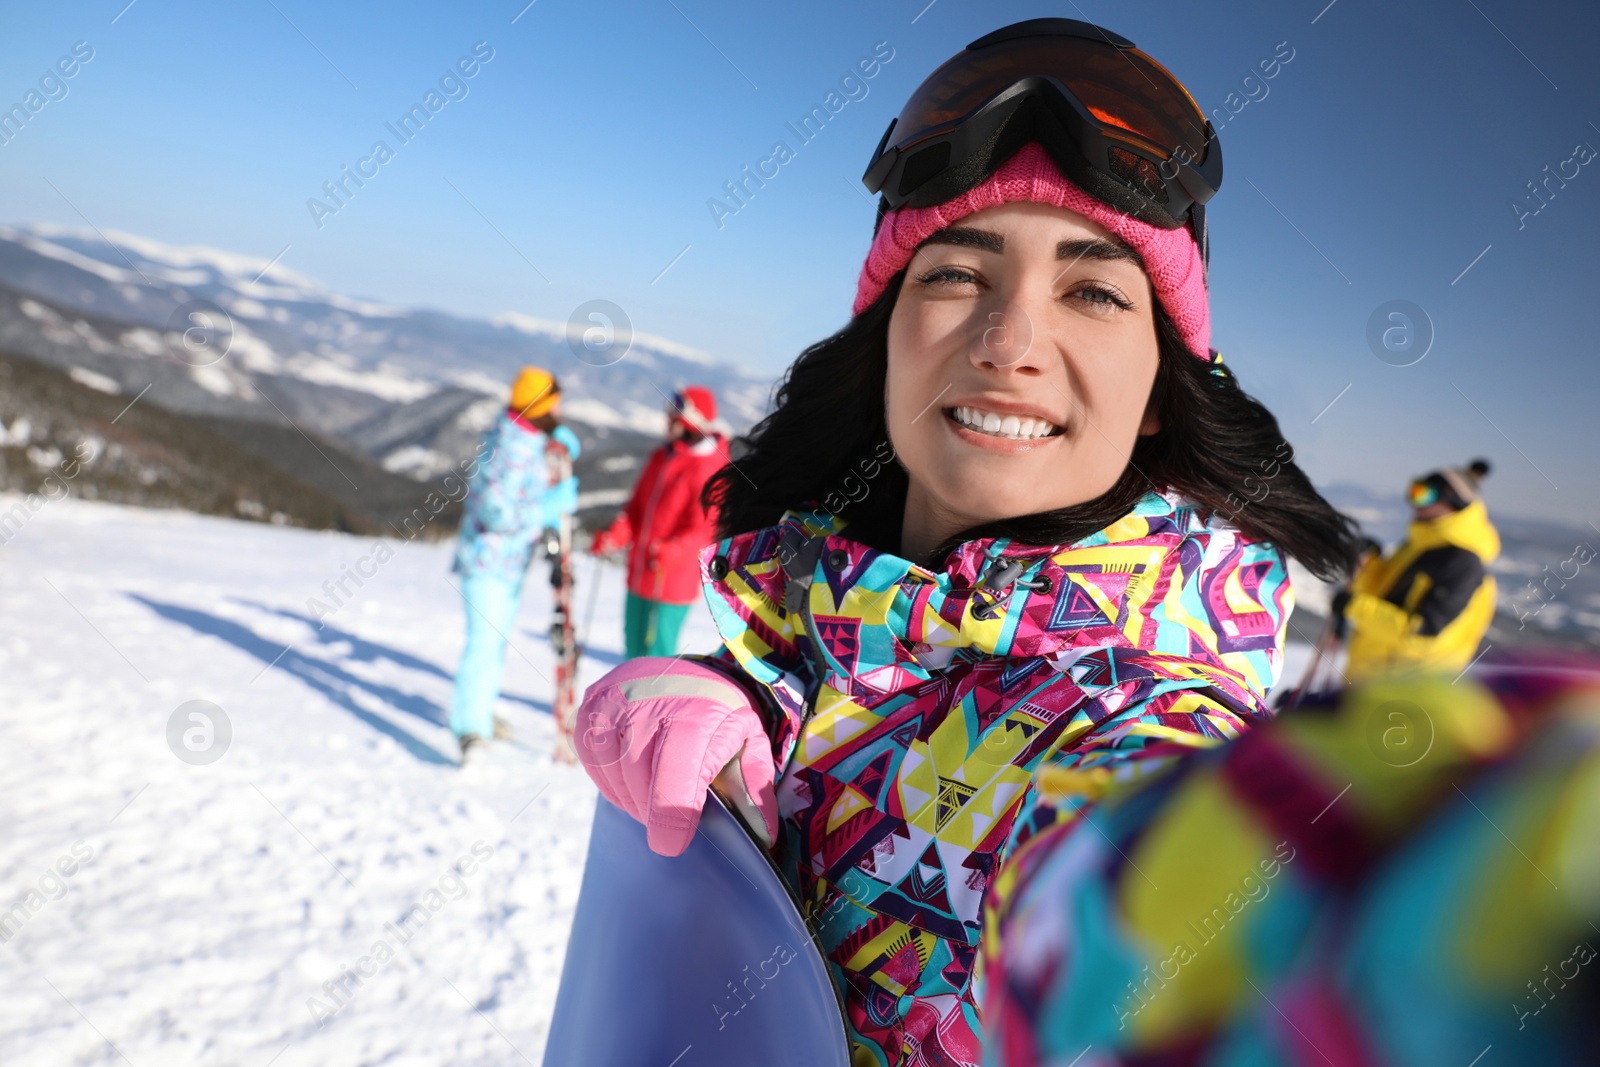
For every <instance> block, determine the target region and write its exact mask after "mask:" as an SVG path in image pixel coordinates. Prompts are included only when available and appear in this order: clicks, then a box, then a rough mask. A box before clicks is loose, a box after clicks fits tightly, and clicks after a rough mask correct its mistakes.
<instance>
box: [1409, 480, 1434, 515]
mask: <svg viewBox="0 0 1600 1067" xmlns="http://www.w3.org/2000/svg"><path fill="white" fill-rule="evenodd" d="M1410 499H1411V506H1412V507H1414V508H1425V507H1427V506H1428V505H1429V504H1435V503H1438V501H1439V487H1438V486H1437V485H1434V484H1433V483H1432V482H1429V481H1426V480H1419V481H1415V482H1412V483H1411V493H1410Z"/></svg>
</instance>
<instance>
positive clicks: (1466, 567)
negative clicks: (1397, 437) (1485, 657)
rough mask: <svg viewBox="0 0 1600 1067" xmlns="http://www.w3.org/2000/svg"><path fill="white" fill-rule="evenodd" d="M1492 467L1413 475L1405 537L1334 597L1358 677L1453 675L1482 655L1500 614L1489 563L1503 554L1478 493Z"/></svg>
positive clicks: (1350, 669)
mask: <svg viewBox="0 0 1600 1067" xmlns="http://www.w3.org/2000/svg"><path fill="white" fill-rule="evenodd" d="M1488 473H1489V464H1488V463H1487V462H1486V461H1484V460H1481V459H1475V460H1473V461H1472V462H1471V463H1470V464H1468V465H1467V466H1466V467H1464V468H1446V469H1444V470H1438V471H1434V472H1433V473H1432V474H1428V475H1424V476H1423V477H1421V478H1418V479H1417V480H1416V481H1414V482H1412V483H1411V491H1410V501H1411V507H1412V512H1413V517H1412V522H1411V528H1410V530H1408V531H1407V533H1406V539H1405V541H1404V542H1403V543H1402V544H1401V545H1400V547H1399V548H1397V549H1395V551H1394V552H1393V553H1392V554H1390V555H1389V556H1387V557H1384V556H1371V557H1369V558H1368V559H1367V561H1366V563H1365V565H1363V566H1362V567H1361V569H1360V570H1358V571H1357V572H1356V576H1355V578H1354V579H1352V580H1351V582H1350V585H1349V588H1347V589H1345V590H1342V591H1341V592H1340V593H1339V594H1338V595H1337V596H1335V597H1334V600H1333V617H1334V627H1335V633H1336V634H1337V635H1338V636H1339V637H1341V638H1343V637H1344V636H1345V633H1346V631H1347V630H1348V633H1349V663H1348V665H1347V667H1346V676H1347V677H1348V678H1349V679H1350V680H1351V681H1359V680H1360V679H1363V678H1368V677H1371V676H1372V675H1374V674H1380V673H1384V672H1387V671H1393V670H1403V669H1413V670H1430V671H1445V672H1448V673H1450V674H1456V673H1458V672H1460V671H1461V670H1463V669H1464V668H1465V667H1466V666H1467V664H1468V663H1470V662H1472V659H1473V657H1474V656H1476V655H1477V652H1478V643H1479V642H1480V641H1482V640H1483V635H1484V632H1485V631H1486V630H1488V628H1489V621H1490V620H1491V619H1492V618H1493V617H1494V601H1495V584H1494V578H1493V577H1492V576H1491V575H1490V574H1489V569H1488V565H1489V564H1490V563H1492V562H1493V561H1494V559H1495V557H1497V556H1498V555H1500V534H1499V533H1498V532H1497V531H1496V530H1495V528H1494V526H1493V525H1492V524H1491V523H1490V522H1489V513H1488V512H1487V511H1485V510H1484V506H1483V500H1482V499H1481V498H1480V497H1479V493H1478V486H1479V484H1480V483H1481V482H1482V481H1483V478H1484V477H1485V476H1486V475H1487V474H1488Z"/></svg>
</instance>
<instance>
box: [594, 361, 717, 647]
mask: <svg viewBox="0 0 1600 1067" xmlns="http://www.w3.org/2000/svg"><path fill="white" fill-rule="evenodd" d="M716 417H717V398H716V396H715V395H713V394H712V392H711V390H710V389H707V388H706V387H705V386H701V385H691V386H688V387H686V388H685V389H683V390H681V391H680V392H678V393H676V394H674V395H673V397H672V399H671V401H670V402H669V404H668V405H667V441H666V443H665V444H663V445H661V446H660V447H658V448H657V449H656V450H655V451H653V452H651V453H650V458H649V459H648V460H646V461H645V465H644V471H643V472H642V473H641V474H640V475H639V481H638V482H637V483H636V484H635V485H634V487H633V496H632V497H631V498H630V499H629V500H628V503H627V505H626V506H625V507H624V508H623V509H622V510H621V511H620V512H618V513H617V517H616V518H615V519H613V520H612V522H611V525H610V526H607V527H606V528H605V529H604V530H601V531H600V532H599V533H598V534H596V535H595V538H594V543H593V544H592V545H591V546H590V551H591V552H593V553H594V554H595V555H597V556H602V555H606V554H608V553H611V552H621V551H626V552H627V553H628V603H627V611H626V614H625V616H624V627H623V628H624V640H625V644H626V651H627V654H628V657H629V658H630V659H632V658H633V657H635V656H671V655H673V654H675V653H676V652H677V650H678V631H679V630H680V629H681V628H682V627H683V620H684V618H685V617H686V616H687V615H688V614H689V605H690V604H692V603H694V602H695V600H697V599H699V597H700V562H699V553H700V549H701V548H703V547H704V546H705V545H707V544H709V543H710V542H711V541H712V540H713V539H714V536H715V530H716V516H715V515H714V514H711V513H709V512H707V511H706V509H705V508H704V507H702V506H701V504H700V491H701V490H702V489H704V488H705V485H706V482H708V481H710V480H711V476H712V475H713V474H715V473H716V472H717V471H718V470H719V469H720V468H721V467H722V466H723V464H725V463H727V462H728V442H727V439H726V438H724V437H723V436H722V435H721V434H718V433H716V432H715V431H714V430H713V429H712V426H711V424H712V422H713V420H715V419H716Z"/></svg>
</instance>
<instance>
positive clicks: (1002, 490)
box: [884, 203, 1160, 559]
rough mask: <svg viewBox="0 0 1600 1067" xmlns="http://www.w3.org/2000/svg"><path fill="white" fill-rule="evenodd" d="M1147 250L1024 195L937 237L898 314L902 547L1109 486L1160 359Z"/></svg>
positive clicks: (895, 396) (889, 388) (891, 398)
mask: <svg viewBox="0 0 1600 1067" xmlns="http://www.w3.org/2000/svg"><path fill="white" fill-rule="evenodd" d="M1153 306H1154V296H1153V294H1152V292H1151V289H1150V280H1149V278H1148V277H1147V276H1146V275H1145V272H1144V269H1143V264H1142V263H1141V261H1140V259H1139V256H1138V254H1137V253H1135V252H1134V251H1133V250H1132V249H1130V248H1129V247H1128V246H1127V245H1125V244H1123V243H1122V242H1121V241H1120V240H1119V239H1118V238H1116V237H1115V236H1114V235H1113V234H1111V233H1110V232H1109V231H1108V230H1106V229H1105V228H1104V227H1102V226H1100V225H1098V224H1096V223H1094V222H1091V221H1090V220H1088V219H1086V218H1084V217H1083V216H1082V215H1078V214H1076V213H1074V212H1071V211H1068V210H1066V209H1065V208H1057V207H1051V206H1048V205H1045V204H1032V203H1011V204H1001V205H999V206H998V207H992V208H987V209H985V210H983V211H980V212H978V213H976V214H973V215H969V216H967V217H965V218H963V219H961V220H959V221H958V222H956V223H955V224H954V225H952V226H950V227H949V228H947V229H945V230H943V231H941V232H939V233H937V234H935V235H934V236H932V237H930V238H929V239H928V240H927V241H926V242H924V243H923V245H922V247H920V248H919V249H918V250H917V253H916V255H915V256H913V257H912V259H911V263H910V265H909V266H907V268H906V276H905V282H904V284H903V285H902V286H901V289H900V295H899V297H898V298H897V300H896V301H895V306H894V311H893V313H892V315H891V317H890V320H889V363H888V376H887V382H886V385H885V390H884V392H885V396H884V404H885V409H886V415H887V419H888V426H889V437H890V440H891V441H892V442H893V444H894V448H895V452H896V454H897V455H898V456H899V459H900V462H901V463H902V464H903V465H904V466H905V468H906V472H907V474H908V475H909V482H910V485H909V488H908V491H907V495H906V515H905V521H904V528H903V533H902V546H901V547H902V551H903V553H904V554H905V555H907V556H908V557H910V558H913V559H916V558H921V556H922V555H923V554H925V553H926V552H928V551H930V550H931V549H932V548H933V547H934V546H935V545H937V544H938V543H939V542H941V541H943V540H944V539H945V538H947V537H949V536H950V535H952V534H954V533H957V532H959V531H960V530H962V529H965V528H968V527H971V526H975V525H977V524H979V523H983V522H990V521H994V520H996V519H1005V518H1014V517H1017V516H1021V515H1031V514H1035V513H1037V512H1042V511H1052V510H1054V509H1057V508H1063V507H1069V506H1071V505H1074V504H1081V503H1084V502H1086V501H1089V500H1093V499H1094V498H1095V497H1097V496H1100V495H1101V494H1102V493H1104V492H1106V490H1108V489H1110V488H1111V487H1112V486H1113V485H1114V484H1116V481H1117V479H1118V478H1120V477H1121V476H1122V472H1123V470H1124V469H1125V468H1126V467H1127V465H1128V459H1129V457H1130V456H1131V455H1132V454H1133V446H1134V442H1135V440H1136V439H1137V437H1138V436H1139V435H1140V434H1142V433H1144V434H1148V433H1154V432H1155V431H1156V430H1158V429H1159V428H1160V427H1159V424H1158V423H1157V421H1156V419H1155V417H1154V415H1153V414H1150V413H1148V412H1147V408H1148V407H1149V400H1150V390H1151V386H1152V385H1153V384H1154V382H1155V376H1156V367H1157V364H1158V358H1159V357H1158V348H1157V344H1156V326H1155V317H1154V314H1153Z"/></svg>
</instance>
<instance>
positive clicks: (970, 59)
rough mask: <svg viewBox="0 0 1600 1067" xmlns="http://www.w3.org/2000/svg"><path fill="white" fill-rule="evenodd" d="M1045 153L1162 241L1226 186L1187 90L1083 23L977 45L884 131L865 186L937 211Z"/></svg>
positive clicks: (1124, 42)
mask: <svg viewBox="0 0 1600 1067" xmlns="http://www.w3.org/2000/svg"><path fill="white" fill-rule="evenodd" d="M1029 141H1038V142H1039V143H1040V144H1042V145H1043V146H1044V148H1045V150H1046V151H1048V152H1049V153H1050V155H1051V157H1052V158H1053V159H1054V160H1055V162H1056V164H1057V165H1058V166H1060V167H1061V169H1062V171H1063V172H1064V173H1065V174H1066V175H1067V176H1068V177H1069V178H1071V179H1072V180H1073V181H1074V182H1076V183H1077V184H1078V185H1079V186H1080V187H1082V188H1083V189H1084V191H1085V192H1087V193H1089V194H1090V195H1092V196H1094V197H1096V198H1097V199H1100V200H1103V201H1105V202H1106V203H1108V204H1110V205H1111V206H1113V207H1115V208H1118V209H1119V210H1122V211H1125V212H1127V213H1128V214H1130V215H1133V216H1134V217H1135V218H1138V219H1141V220H1143V221H1145V222H1148V223H1150V224H1151V225H1154V226H1159V227H1161V228H1163V229H1169V230H1171V229H1177V228H1178V227H1180V226H1182V225H1184V224H1185V223H1192V224H1193V227H1194V233H1195V239H1196V241H1197V242H1198V243H1199V245H1200V249H1201V252H1202V254H1203V253H1204V252H1205V250H1206V240H1205V212H1204V207H1203V205H1204V204H1205V202H1206V201H1207V200H1209V199H1211V197H1212V196H1213V195H1215V193H1216V191H1217V188H1218V186H1220V185H1221V184H1222V150H1221V147H1220V146H1219V145H1218V143H1217V139H1216V134H1215V133H1214V132H1213V131H1212V129H1211V124H1210V123H1209V122H1207V121H1206V117H1205V114H1204V112H1202V111H1201V110H1200V107H1199V105H1198V104H1196V103H1195V101H1194V98H1193V97H1191V96H1190V95H1189V92H1188V90H1186V89H1185V88H1184V87H1183V85H1182V84H1180V83H1179V81H1178V80H1177V79H1176V78H1174V77H1173V76H1172V75H1171V74H1170V73H1168V71H1167V69H1166V68H1165V67H1163V66H1162V65H1161V64H1159V63H1157V62H1156V61H1155V60H1154V59H1151V58H1150V57H1149V56H1147V55H1145V54H1144V53H1143V52H1141V51H1139V50H1138V49H1137V48H1136V47H1134V44H1133V42H1132V41H1130V40H1128V39H1127V38H1125V37H1121V36H1118V35H1117V34H1115V33H1112V32H1110V31H1109V30H1103V29H1101V28H1100V27H1098V26H1094V25H1091V24H1090V23H1087V22H1079V21H1078V20H1076V19H1053V18H1052V19H1031V20H1029V21H1027V22H1019V23H1017V24H1016V25H1014V26H1008V27H1006V28H1005V29H1002V30H997V31H996V32H994V33H991V34H989V35H988V36H986V37H981V38H979V39H978V40H976V41H974V42H972V43H971V44H969V45H968V46H967V48H966V51H964V52H962V53H961V54H959V55H957V56H956V57H955V58H953V59H951V60H950V61H949V62H947V63H945V64H944V65H943V66H941V67H940V68H939V69H938V70H936V71H934V72H933V74H932V75H930V76H929V77H928V79H927V80H926V81H924V82H923V83H922V85H920V86H919V87H918V88H917V91H916V92H915V93H913V94H912V96H911V99H910V101H908V102H907V104H906V106H905V108H904V109H903V110H902V111H901V112H900V115H899V117H897V118H896V119H894V120H893V121H892V122H890V123H889V128H888V129H887V130H885V131H884V134H883V139H882V140H881V141H880V142H879V143H878V148H877V151H876V152H875V153H874V154H873V157H872V163H871V165H870V166H868V167H867V171H866V174H865V175H863V176H862V179H861V180H862V183H863V184H864V185H866V187H867V189H868V191H869V192H873V193H879V194H881V195H882V197H883V203H882V205H881V207H880V213H881V212H882V211H894V210H897V209H899V208H901V207H904V206H908V205H909V206H911V207H927V206H930V205H933V204H939V203H943V202H944V201H946V200H949V199H951V198H952V197H955V196H958V195H960V194H961V193H964V192H966V191H967V190H969V189H971V188H973V187H974V186H976V185H977V184H978V183H979V182H981V181H982V180H983V179H984V178H986V177H987V176H988V175H990V174H992V173H993V172H994V170H995V169H996V168H997V167H998V166H999V165H1000V164H1001V163H1004V162H1005V161H1006V159H1008V158H1010V156H1011V155H1012V154H1013V153H1015V152H1016V150H1017V149H1018V148H1020V147H1022V145H1024V144H1026V143H1027V142H1029Z"/></svg>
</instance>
